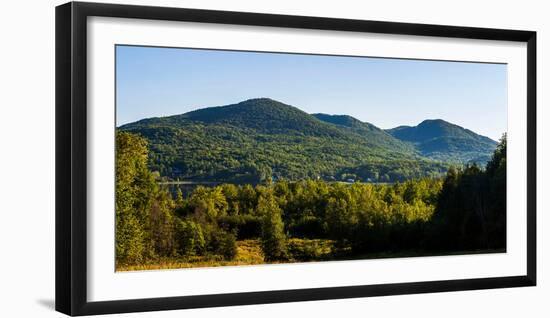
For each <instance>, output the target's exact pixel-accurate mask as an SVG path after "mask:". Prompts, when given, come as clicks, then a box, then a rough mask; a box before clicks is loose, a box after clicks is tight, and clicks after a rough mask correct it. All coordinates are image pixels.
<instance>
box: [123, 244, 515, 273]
mask: <svg viewBox="0 0 550 318" xmlns="http://www.w3.org/2000/svg"><path fill="white" fill-rule="evenodd" d="M287 243H288V250H289V254H290V255H291V257H290V258H289V260H288V261H286V262H284V263H296V262H313V261H330V260H360V259H376V258H396V257H416V256H436V255H437V256H443V255H464V254H481V253H503V252H506V251H505V250H504V249H498V250H480V251H458V252H450V253H445V254H441V253H438V254H434V253H423V252H419V251H402V252H383V253H369V254H361V255H351V254H350V250H349V249H347V248H337V247H336V246H335V244H334V241H331V240H325V239H299V238H291V239H289V240H288V242H287ZM267 263H268V262H266V261H265V260H264V256H263V254H262V248H261V246H260V241H259V240H241V241H237V256H236V257H235V259H233V260H231V261H227V260H224V259H223V258H222V257H221V256H191V257H186V258H181V259H175V258H170V259H165V260H159V261H157V262H154V263H153V262H152V263H146V264H139V265H124V266H117V268H116V271H117V272H125V271H143V270H163V269H178V268H197V267H218V266H241V265H259V264H267ZM278 263H283V262H278ZM270 264H274V263H270Z"/></svg>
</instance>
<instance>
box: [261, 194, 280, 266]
mask: <svg viewBox="0 0 550 318" xmlns="http://www.w3.org/2000/svg"><path fill="white" fill-rule="evenodd" d="M257 213H258V214H259V215H261V216H262V236H261V243H262V251H263V253H264V258H265V260H266V261H268V262H271V261H278V260H285V259H287V258H288V256H287V245H286V235H285V232H284V224H283V219H282V217H281V209H280V208H279V206H278V205H277V202H276V200H275V197H274V196H273V194H272V193H270V192H268V193H267V194H264V195H262V196H260V198H259V199H258V207H257Z"/></svg>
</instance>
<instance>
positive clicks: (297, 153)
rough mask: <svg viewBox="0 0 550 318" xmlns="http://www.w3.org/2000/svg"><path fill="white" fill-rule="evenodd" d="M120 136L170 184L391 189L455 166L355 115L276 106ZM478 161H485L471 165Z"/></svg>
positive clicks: (144, 125)
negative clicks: (132, 138) (382, 185)
mask: <svg viewBox="0 0 550 318" xmlns="http://www.w3.org/2000/svg"><path fill="white" fill-rule="evenodd" d="M455 126H456V125H455ZM457 127H458V126H457ZM407 128H408V129H410V128H411V127H407ZM407 128H403V129H407ZM460 128H461V127H460ZM118 129H119V130H121V131H128V132H133V133H136V134H139V135H141V136H143V137H145V138H146V139H147V140H148V141H149V145H150V165H151V166H152V168H153V169H155V170H158V171H159V172H160V173H161V175H163V176H166V177H169V178H185V179H190V180H215V181H231V182H240V181H242V182H245V181H246V182H261V181H262V180H267V179H280V178H284V179H290V180H298V179H305V178H322V179H327V180H343V179H345V180H349V179H353V180H372V181H379V182H390V181H399V180H405V179H408V178H412V177H422V176H430V175H432V176H435V175H440V174H442V173H444V172H445V171H446V169H447V168H448V166H449V164H447V163H445V162H442V161H441V160H439V157H438V156H435V155H434V156H432V157H430V155H425V153H426V149H424V148H426V147H428V145H427V144H425V143H424V144H423V146H424V148H422V147H420V146H419V144H418V142H416V141H414V140H409V139H410V138H404V137H403V131H402V132H401V133H399V132H397V130H384V129H380V128H378V127H376V126H375V125H373V124H371V123H367V122H363V121H361V120H359V119H357V118H354V117H352V116H349V115H328V114H308V113H306V112H304V111H302V110H300V109H299V108H297V107H295V106H292V105H288V104H284V103H281V102H278V101H276V100H273V99H270V98H254V99H249V100H245V101H242V102H240V103H235V104H231V105H225V106H214V107H206V108H201V109H197V110H194V111H190V112H187V113H184V114H180V115H172V116H166V117H153V118H147V119H142V120H139V121H136V122H133V123H128V124H125V125H122V126H120V127H118ZM472 133H473V132H472ZM394 134H396V135H399V136H400V137H401V138H397V137H396V136H395V135H394ZM413 139H414V138H413ZM417 139H418V138H417ZM474 139H475V138H474ZM445 140H446V141H452V138H451V137H449V138H446V139H445ZM462 141H464V140H462ZM466 141H468V140H466ZM451 148H452V147H451ZM474 148H475V147H474ZM484 153H485V152H482V153H481V154H482V155H483V154H484ZM474 155H475V156H478V155H479V154H478V153H475V151H472V152H471V153H470V154H468V155H467V156H465V157H467V158H466V159H468V158H470V157H471V158H470V159H472V158H473V157H474ZM440 157H441V156H440ZM463 157H464V156H463ZM478 157H479V156H478ZM464 159H465V158H460V160H461V161H465V160H464ZM359 167H360V168H359Z"/></svg>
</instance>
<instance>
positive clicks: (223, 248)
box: [208, 229, 237, 261]
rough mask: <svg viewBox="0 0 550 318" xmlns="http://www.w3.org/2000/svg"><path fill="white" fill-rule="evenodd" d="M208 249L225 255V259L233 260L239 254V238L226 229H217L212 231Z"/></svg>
mask: <svg viewBox="0 0 550 318" xmlns="http://www.w3.org/2000/svg"><path fill="white" fill-rule="evenodd" d="M208 249H209V250H210V251H211V252H212V253H214V254H217V255H221V256H223V258H224V259H225V260H228V261H229V260H232V259H234V258H235V256H237V240H236V238H235V235H234V234H232V233H228V232H226V231H223V230H220V229H216V230H213V231H212V232H211V233H210V241H209V242H208Z"/></svg>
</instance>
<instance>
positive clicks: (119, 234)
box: [115, 132, 156, 263]
mask: <svg viewBox="0 0 550 318" xmlns="http://www.w3.org/2000/svg"><path fill="white" fill-rule="evenodd" d="M147 153H148V151H147V142H146V141H145V140H144V139H143V138H141V137H139V136H136V135H132V134H130V133H125V132H117V134H116V160H115V164H116V169H115V179H116V189H115V197H116V200H115V211H116V213H115V215H116V216H115V219H116V220H115V222H116V225H115V227H116V233H115V236H116V243H115V245H116V248H115V252H116V260H117V263H139V262H141V261H143V260H144V258H146V257H147V256H150V253H151V251H152V249H151V248H150V245H151V242H150V235H149V225H150V224H149V210H150V208H151V206H152V202H153V197H154V193H155V187H156V184H155V182H154V178H153V176H152V175H151V173H150V172H149V170H148V169H147Z"/></svg>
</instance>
